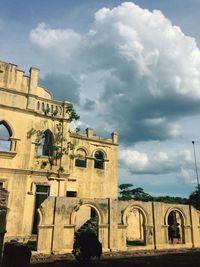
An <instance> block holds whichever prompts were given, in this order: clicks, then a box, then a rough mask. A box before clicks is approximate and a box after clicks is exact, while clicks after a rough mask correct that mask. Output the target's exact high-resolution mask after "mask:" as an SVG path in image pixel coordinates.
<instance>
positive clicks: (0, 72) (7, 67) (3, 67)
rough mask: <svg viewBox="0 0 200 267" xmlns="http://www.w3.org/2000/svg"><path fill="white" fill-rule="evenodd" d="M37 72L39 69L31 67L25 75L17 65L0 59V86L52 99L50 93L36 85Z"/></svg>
mask: <svg viewBox="0 0 200 267" xmlns="http://www.w3.org/2000/svg"><path fill="white" fill-rule="evenodd" d="M39 72H40V70H39V69H37V68H35V67H31V68H30V71H29V76H27V75H25V73H24V71H23V70H20V69H18V68H17V65H15V64H12V63H7V62H4V61H1V60H0V87H2V88H5V89H11V90H15V91H18V92H22V93H26V94H30V95H37V96H39V97H42V98H45V99H52V95H51V93H50V92H48V91H47V90H46V89H45V88H43V87H41V86H40V85H38V79H39Z"/></svg>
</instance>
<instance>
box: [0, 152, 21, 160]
mask: <svg viewBox="0 0 200 267" xmlns="http://www.w3.org/2000/svg"><path fill="white" fill-rule="evenodd" d="M16 155H17V152H12V151H0V158H5V159H8V158H14V157H15V156H16Z"/></svg>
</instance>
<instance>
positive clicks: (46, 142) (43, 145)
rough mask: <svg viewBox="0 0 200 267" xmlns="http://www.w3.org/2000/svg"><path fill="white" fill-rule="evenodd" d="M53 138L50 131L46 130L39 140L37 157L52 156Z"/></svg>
mask: <svg viewBox="0 0 200 267" xmlns="http://www.w3.org/2000/svg"><path fill="white" fill-rule="evenodd" d="M53 143H54V138H53V134H52V132H51V131H50V130H46V131H45V132H44V133H43V134H42V136H41V139H40V147H39V148H38V155H43V156H52V155H53Z"/></svg>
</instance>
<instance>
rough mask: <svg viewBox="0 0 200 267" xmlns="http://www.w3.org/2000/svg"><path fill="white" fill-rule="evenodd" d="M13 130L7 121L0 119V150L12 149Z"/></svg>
mask: <svg viewBox="0 0 200 267" xmlns="http://www.w3.org/2000/svg"><path fill="white" fill-rule="evenodd" d="M11 136H12V131H11V128H10V127H9V125H8V124H7V123H6V122H5V121H0V151H10V150H11V140H10V138H11Z"/></svg>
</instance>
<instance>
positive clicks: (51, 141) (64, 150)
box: [27, 104, 80, 174]
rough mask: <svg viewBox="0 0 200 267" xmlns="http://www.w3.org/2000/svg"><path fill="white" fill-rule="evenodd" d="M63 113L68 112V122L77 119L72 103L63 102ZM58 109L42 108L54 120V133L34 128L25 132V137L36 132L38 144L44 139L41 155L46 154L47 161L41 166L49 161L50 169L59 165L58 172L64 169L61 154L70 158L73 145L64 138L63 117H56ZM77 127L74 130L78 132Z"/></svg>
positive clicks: (72, 154) (43, 166) (72, 155)
mask: <svg viewBox="0 0 200 267" xmlns="http://www.w3.org/2000/svg"><path fill="white" fill-rule="evenodd" d="M63 108H65V110H63V115H64V113H67V114H68V119H67V120H68V122H72V121H77V120H78V119H79V118H80V116H79V115H78V114H77V113H76V111H75V109H74V107H73V105H72V104H68V105H67V107H65V106H64V104H63ZM57 114H58V110H54V111H53V112H51V111H50V109H49V108H47V109H45V110H44V115H45V116H50V117H51V119H52V120H53V121H54V122H55V129H54V133H51V132H50V131H48V130H45V131H44V130H36V129H33V128H32V129H31V130H30V131H29V132H28V133H27V137H28V138H30V137H31V136H32V135H33V134H36V143H37V144H38V145H40V144H41V140H44V142H46V143H45V144H43V148H44V147H45V149H43V150H45V152H44V154H43V155H45V156H48V162H47V161H45V160H44V161H42V165H41V167H42V168H45V166H46V165H47V164H48V163H49V165H50V170H51V169H52V167H53V165H59V168H58V173H59V174H60V173H61V172H63V171H64V168H63V166H62V157H63V155H68V156H69V157H70V158H74V153H73V151H74V149H75V146H74V144H72V143H71V142H70V141H67V140H66V139H65V134H64V127H63V118H58V117H57ZM78 131H79V129H78V128H77V129H76V132H78Z"/></svg>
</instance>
